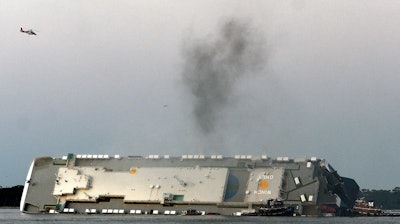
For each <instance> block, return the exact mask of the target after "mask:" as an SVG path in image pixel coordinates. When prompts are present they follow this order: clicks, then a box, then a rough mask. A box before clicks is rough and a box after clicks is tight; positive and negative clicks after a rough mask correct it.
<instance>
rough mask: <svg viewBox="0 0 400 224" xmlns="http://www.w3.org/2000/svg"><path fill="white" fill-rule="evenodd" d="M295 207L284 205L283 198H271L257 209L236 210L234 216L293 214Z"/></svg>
mask: <svg viewBox="0 0 400 224" xmlns="http://www.w3.org/2000/svg"><path fill="white" fill-rule="evenodd" d="M293 212H294V207H290V206H289V207H288V206H285V205H284V202H283V201H282V200H279V199H276V200H273V199H270V200H268V201H267V204H266V205H262V206H260V207H259V208H257V209H250V210H242V211H241V212H236V213H234V214H233V215H234V216H293V214H294V213H293Z"/></svg>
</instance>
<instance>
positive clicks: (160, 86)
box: [0, 0, 400, 189]
mask: <svg viewBox="0 0 400 224" xmlns="http://www.w3.org/2000/svg"><path fill="white" fill-rule="evenodd" d="M399 11H400V2H399V1H395V0H380V1H359V0H354V1H351V0H337V1H328V0H327V1H306V0H304V1H302V0H296V1H281V0H279V1H266V0H265V1H264V0H262V1H261V0H260V1H256V0H253V1H249V0H246V1H236V0H225V1H223V0H220V1H215V0H210V1H207V0H201V1H200V0H187V1H180V0H168V1H161V0H159V1H149V0H143V1H140V0H137V1H120V0H115V1H96V2H95V3H93V2H91V1H50V0H42V1H30V0H29V1H28V0H21V1H18V0H12V1H11V0H9V1H8V0H6V1H2V2H1V3H0V27H1V34H0V36H1V41H0V49H1V51H0V69H1V70H0V71H1V72H0V152H1V153H2V157H1V160H0V161H1V163H0V169H1V172H0V185H3V186H12V185H16V184H23V182H24V180H25V177H26V173H27V171H28V168H29V165H30V163H31V161H32V159H33V158H35V157H38V156H44V155H48V156H53V157H59V156H63V155H66V154H67V153H69V152H73V153H76V154H100V153H101V154H110V155H114V154H121V155H147V154H160V155H163V154H169V155H182V154H206V155H211V154H214V153H218V154H223V155H225V156H233V155H235V154H254V155H256V154H267V155H269V156H271V157H277V156H289V157H292V158H296V157H304V156H307V157H308V158H310V157H312V156H317V157H319V158H325V159H326V160H327V161H328V162H329V163H331V164H332V165H333V167H334V168H336V169H337V170H338V172H339V174H340V175H342V176H347V177H351V178H354V179H355V180H356V181H357V182H358V183H359V185H360V186H361V187H362V188H375V189H392V188H394V187H396V186H400V183H399V180H398V179H399V178H398V174H397V171H398V170H399V168H400V165H399V164H400V163H399V162H398V161H399V157H398V152H399V149H400V134H399V133H400V99H399V95H400V88H398V84H399V83H400V63H399V59H400V42H399V40H400V29H399V27H400V14H399V13H398V12H399ZM230 20H234V21H239V23H242V21H244V22H243V23H244V24H246V25H248V28H246V29H248V30H247V31H248V32H249V33H250V35H252V37H255V38H256V39H258V41H260V40H262V43H260V42H257V43H256V44H259V46H260V48H259V51H258V53H260V52H261V51H262V59H263V60H262V65H260V64H257V66H259V69H255V70H251V69H250V70H251V71H250V70H249V69H243V70H241V69H239V71H240V72H241V73H245V74H243V75H241V76H238V77H236V78H235V79H234V81H233V82H232V83H231V86H229V92H228V94H227V95H226V96H225V98H224V100H223V104H221V106H218V107H217V111H216V112H215V113H214V114H213V121H214V122H215V123H214V124H213V128H212V132H210V133H208V132H207V133H205V132H204V131H202V130H201V129H199V127H198V126H199V125H198V124H197V123H196V119H195V115H194V113H193V111H194V110H195V109H194V108H195V105H196V103H195V102H196V97H195V96H193V95H192V91H191V90H190V88H188V83H187V80H186V81H185V79H184V76H185V72H187V71H188V70H187V69H185V68H187V67H185V66H187V62H188V59H187V54H185V53H184V52H185V49H186V50H187V48H186V47H187V46H188V45H189V46H192V47H196V46H204V45H201V44H200V43H202V44H206V45H207V44H208V45H212V44H215V43H217V42H218V40H219V39H218V38H219V37H218V35H219V32H220V31H219V30H220V29H221V27H223V24H224V23H225V22H226V21H230ZM20 26H22V27H24V28H26V29H34V31H36V32H37V34H38V35H37V36H28V35H26V34H23V33H20V32H19V28H20ZM250 35H249V36H250ZM253 44H254V43H253ZM254 46H256V48H257V46H258V45H253V47H254ZM217 64H218V63H217ZM189 70H190V69H189ZM235 71H236V72H237V70H235ZM211 96H212V95H211ZM218 105H219V104H218Z"/></svg>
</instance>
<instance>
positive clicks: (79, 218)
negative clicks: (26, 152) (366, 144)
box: [0, 209, 400, 224]
mask: <svg viewBox="0 0 400 224" xmlns="http://www.w3.org/2000/svg"><path fill="white" fill-rule="evenodd" d="M0 223H1V224H16V223H27V224H39V223H67V224H68V223H74V224H75V223H87V224H102V223H107V224H114V223H124V224H128V223H137V224H142V223H155V224H157V223H163V224H172V223H190V224H197V223H208V224H211V223H224V224H229V223H238V224H250V223H265V224H268V223H327V224H331V223H345V224H346V223H349V224H350V223H351V224H358V223H359V224H375V223H399V224H400V217H375V218H374V217H356V218H348V217H325V218H316V217H233V216H232V217H230V216H194V217H193V216H164V215H158V216H150V215H148V216H146V215H143V216H132V215H115V216H114V215H67V214H55V215H50V214H44V215H43V214H40V215H29V214H22V213H20V211H19V210H18V209H0Z"/></svg>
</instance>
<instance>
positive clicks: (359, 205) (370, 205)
mask: <svg viewBox="0 0 400 224" xmlns="http://www.w3.org/2000/svg"><path fill="white" fill-rule="evenodd" d="M351 211H352V213H353V214H354V215H360V216H380V215H382V214H383V212H382V210H381V209H379V208H375V206H374V202H373V201H368V202H367V201H365V199H364V198H361V199H358V200H356V203H355V205H354V207H353V209H352V210H351Z"/></svg>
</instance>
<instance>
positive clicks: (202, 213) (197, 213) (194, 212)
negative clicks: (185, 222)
mask: <svg viewBox="0 0 400 224" xmlns="http://www.w3.org/2000/svg"><path fill="white" fill-rule="evenodd" d="M181 214H182V215H205V214H206V212H205V211H198V210H196V209H193V208H189V209H187V210H184V211H182V213H181Z"/></svg>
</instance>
